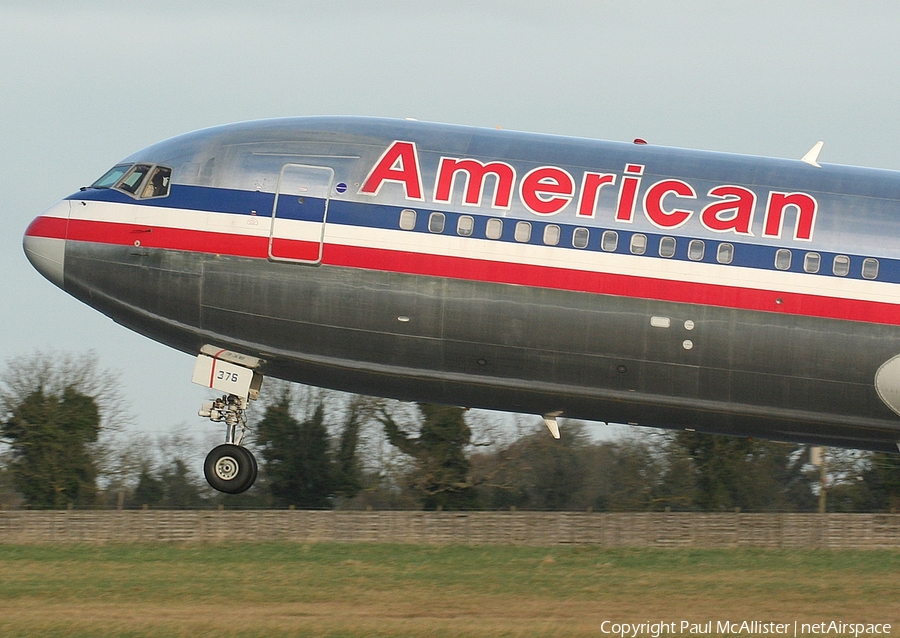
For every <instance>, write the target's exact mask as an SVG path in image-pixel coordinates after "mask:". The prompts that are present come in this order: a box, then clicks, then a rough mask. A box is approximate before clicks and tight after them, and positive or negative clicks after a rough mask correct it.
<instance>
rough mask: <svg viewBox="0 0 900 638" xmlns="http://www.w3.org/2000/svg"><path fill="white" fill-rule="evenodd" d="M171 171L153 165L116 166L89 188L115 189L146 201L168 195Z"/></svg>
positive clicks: (164, 167)
mask: <svg viewBox="0 0 900 638" xmlns="http://www.w3.org/2000/svg"><path fill="white" fill-rule="evenodd" d="M171 178H172V169H171V168H168V167H167V166H154V165H153V164H117V165H116V166H113V167H112V168H111V169H109V170H108V171H107V172H106V173H105V174H104V175H103V177H101V178H100V179H98V180H97V181H96V182H94V183H93V184H91V188H115V189H116V190H120V191H122V192H124V193H128V194H129V195H133V196H134V197H139V198H141V199H148V198H150V197H165V196H166V195H168V194H169V181H170V180H171Z"/></svg>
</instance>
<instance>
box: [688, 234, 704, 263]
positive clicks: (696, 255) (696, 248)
mask: <svg viewBox="0 0 900 638" xmlns="http://www.w3.org/2000/svg"><path fill="white" fill-rule="evenodd" d="M705 253H706V244H704V243H703V240H702V239H692V240H691V243H689V244H688V259H690V260H692V261H700V260H701V259H703V255H704V254H705Z"/></svg>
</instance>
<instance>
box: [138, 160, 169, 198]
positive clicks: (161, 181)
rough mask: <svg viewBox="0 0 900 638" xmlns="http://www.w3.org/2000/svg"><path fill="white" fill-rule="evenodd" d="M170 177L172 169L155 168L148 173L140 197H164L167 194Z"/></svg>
mask: <svg viewBox="0 0 900 638" xmlns="http://www.w3.org/2000/svg"><path fill="white" fill-rule="evenodd" d="M170 177H172V169H171V168H166V167H165V166H157V167H156V168H154V169H153V172H152V173H150V179H148V180H147V185H146V186H144V190H143V191H142V192H141V197H142V198H143V199H147V198H150V197H165V196H166V195H168V194H169V178H170Z"/></svg>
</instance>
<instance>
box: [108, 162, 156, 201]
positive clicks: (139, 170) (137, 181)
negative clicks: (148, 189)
mask: <svg viewBox="0 0 900 638" xmlns="http://www.w3.org/2000/svg"><path fill="white" fill-rule="evenodd" d="M149 172H150V166H149V165H147V164H135V165H134V166H133V167H132V168H131V170H130V171H128V173H126V174H125V177H123V178H122V179H121V180H119V183H118V184H116V188H117V189H118V190H120V191H125V192H126V193H131V194H132V195H137V193H138V189H139V188H140V187H141V183H142V182H143V181H144V178H145V177H146V176H147V173H149Z"/></svg>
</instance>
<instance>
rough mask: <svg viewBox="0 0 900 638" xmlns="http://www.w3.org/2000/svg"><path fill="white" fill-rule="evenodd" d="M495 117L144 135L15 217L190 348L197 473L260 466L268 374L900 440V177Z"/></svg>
mask: <svg viewBox="0 0 900 638" xmlns="http://www.w3.org/2000/svg"><path fill="white" fill-rule="evenodd" d="M821 148H822V144H821V142H820V143H819V144H817V145H816V146H814V147H813V149H811V150H810V152H809V153H807V154H806V155H805V156H804V157H803V159H802V160H790V159H772V158H764V157H752V156H744V155H738V154H730V153H721V152H706V151H698V150H686V149H678V148H670V147H663V146H655V145H652V144H647V143H645V142H643V140H635V143H630V142H628V143H626V142H609V141H598V140H592V139H579V138H572V137H562V136H551V135H543V134H534V133H524V132H514V131H507V130H499V129H490V128H474V127H466V126H457V125H446V124H436V123H425V122H419V121H415V120H394V119H382V118H365V117H296V118H282V119H272V120H259V121H251V122H244V123H238V124H231V125H225V126H219V127H213V128H208V129H204V130H200V131H196V132H193V133H188V134H184V135H180V136H177V137H174V138H171V139H169V140H166V141H163V142H160V143H158V144H155V145H152V146H150V147H148V148H145V149H143V150H141V151H138V152H137V153H135V154H134V155H131V156H130V157H128V158H126V159H124V160H122V161H121V162H119V163H117V164H115V166H113V168H111V169H110V170H109V171H108V172H107V173H105V174H104V175H103V176H101V177H100V178H99V179H98V180H97V181H96V182H94V183H93V184H92V185H91V186H88V187H83V188H81V189H80V190H79V191H78V192H76V193H75V194H73V195H71V196H69V197H67V198H65V199H63V200H62V201H60V202H58V203H56V204H54V205H53V206H51V207H50V208H49V209H47V210H46V211H45V212H43V213H42V214H41V215H40V216H38V217H37V218H36V219H35V220H34V221H33V222H32V223H31V225H30V226H29V227H28V229H27V230H26V231H25V236H24V240H23V244H24V250H25V253H26V255H27V256H28V259H29V260H30V261H31V263H32V264H33V265H34V267H35V268H36V269H37V270H38V271H39V272H40V273H41V274H42V275H43V276H44V277H46V278H47V279H48V280H50V281H51V282H53V283H54V284H56V285H57V286H58V287H60V288H62V289H63V290H65V291H66V292H67V293H69V294H70V295H72V296H74V297H75V298H77V299H79V300H81V301H83V302H84V303H86V304H88V305H90V306H92V307H93V308H95V309H97V310H99V311H100V312H102V313H104V314H106V315H107V316H109V317H111V318H112V319H113V320H114V321H116V322H118V323H119V324H121V325H123V326H126V327H128V328H130V329H132V330H134V331H136V332H139V333H141V334H143V335H146V336H148V337H150V338H152V339H155V340H156V341H159V342H161V343H164V344H166V345H168V346H171V347H173V348H177V349H178V350H181V351H183V352H186V353H190V354H192V355H195V356H196V357H197V359H196V363H195V368H194V373H193V379H192V380H193V381H194V382H196V383H199V384H201V385H204V386H207V387H210V388H212V389H214V390H215V391H216V392H217V393H218V392H222V393H223V394H222V395H221V397H220V398H217V399H216V400H214V401H212V402H208V403H206V404H204V406H203V408H202V410H201V416H204V417H208V418H210V419H212V420H213V421H216V422H220V423H224V424H225V429H226V436H225V441H226V442H225V444H223V445H219V446H217V447H216V448H215V449H214V450H212V451H211V452H210V454H209V456H208V457H207V458H206V461H205V463H204V473H205V475H206V478H207V480H208V481H209V483H210V484H211V485H212V486H213V487H214V488H216V489H218V490H220V491H223V492H228V493H239V492H242V491H244V490H246V489H248V488H249V487H250V486H251V485H252V484H253V481H254V480H255V478H256V474H257V472H258V469H257V463H256V460H255V458H254V456H253V454H252V453H251V452H250V451H249V450H247V448H246V447H245V446H243V445H242V443H243V435H244V432H245V420H244V410H245V409H246V407H247V405H248V401H250V400H253V399H255V398H257V397H258V394H259V389H260V385H261V383H262V379H263V377H264V376H272V377H277V378H281V379H287V380H291V381H295V382H300V383H305V384H310V385H315V386H320V387H328V388H334V389H339V390H344V391H347V392H354V393H361V394H368V395H376V396H382V397H391V398H396V399H401V400H407V401H420V402H431V403H443V404H450V405H461V406H467V407H477V408H486V409H492V410H504V411H512V412H519V413H533V414H536V415H541V416H543V417H544V420H545V422H546V424H547V426H548V428H550V431H551V433H552V434H553V435H554V436H555V437H557V438H558V437H559V427H558V424H557V418H558V417H563V416H564V417H567V418H579V419H588V420H594V421H605V422H616V423H627V424H631V425H642V426H655V427H663V428H672V429H684V430H696V431H702V432H711V433H723V434H730V435H737V436H744V437H760V438H767V439H774V440H782V441H791V442H802V443H811V444H818V445H830V446H839V447H851V448H860V449H868V450H877V451H884V452H895V453H896V452H897V451H898V449H900V419H898V417H900V245H898V242H897V240H896V239H895V238H896V237H898V236H900V173H898V172H895V171H890V170H880V169H869V168H857V167H848V166H839V165H829V164H820V163H819V162H818V156H819V152H820V151H821Z"/></svg>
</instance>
